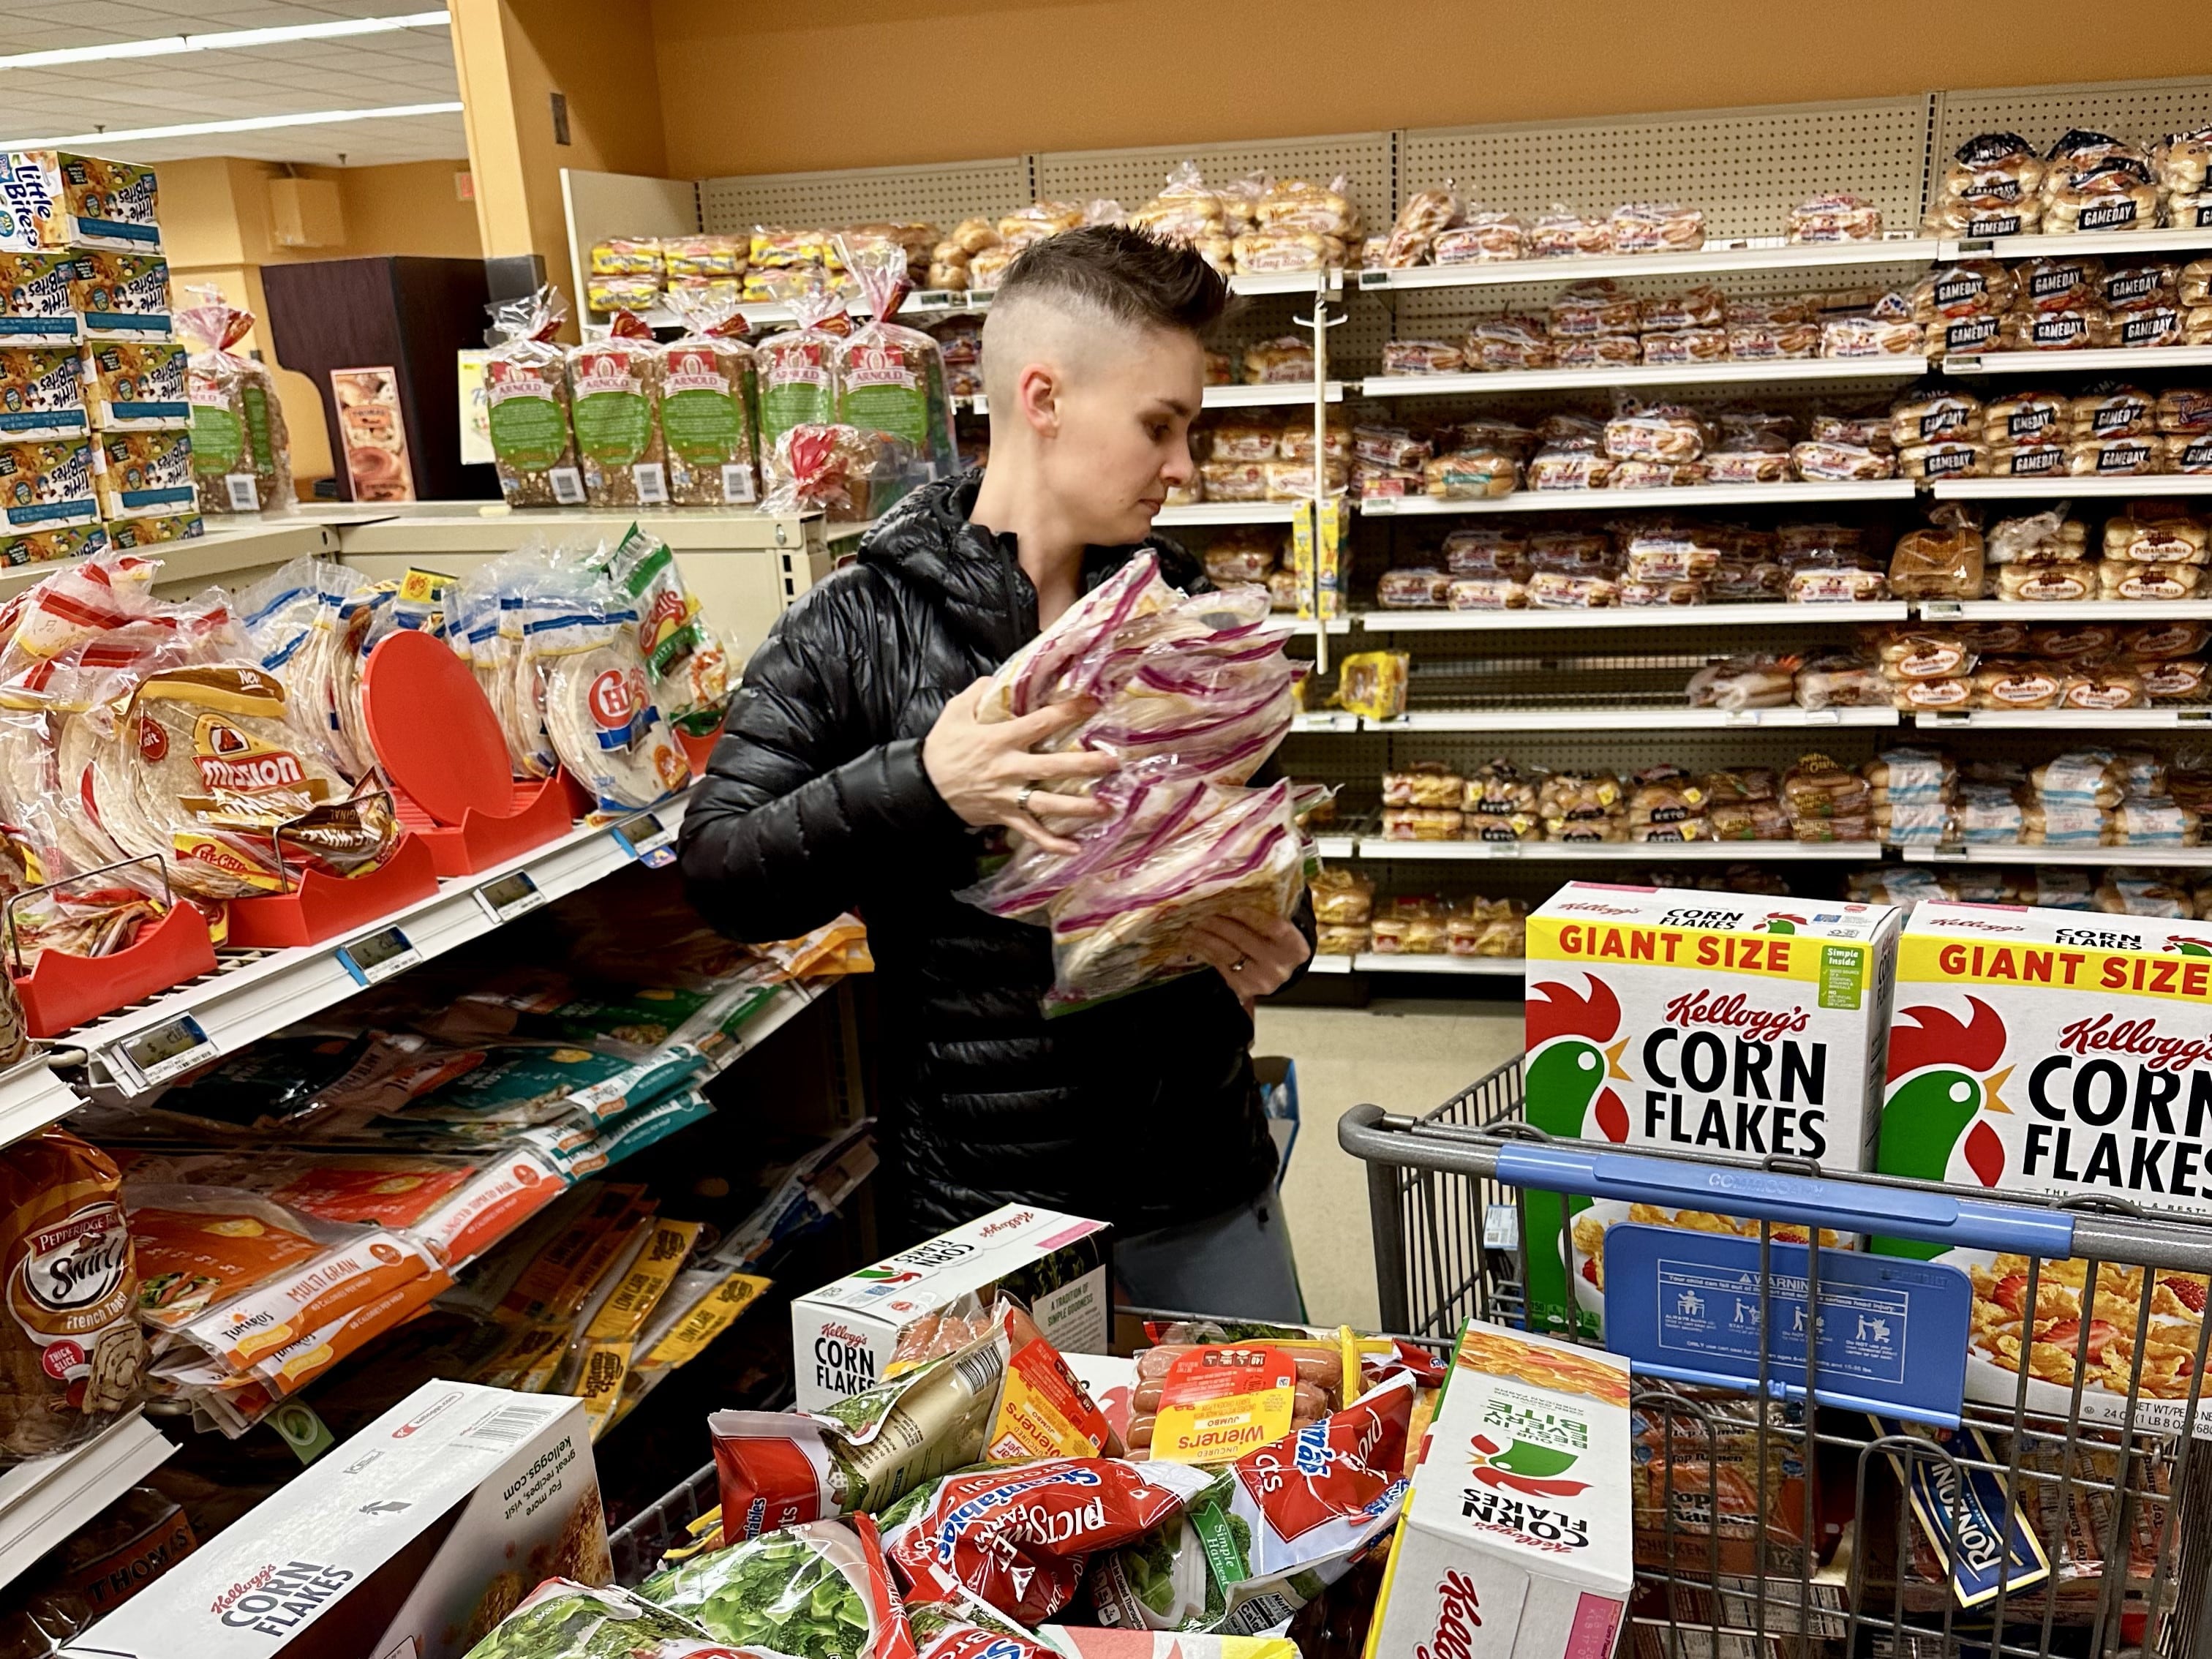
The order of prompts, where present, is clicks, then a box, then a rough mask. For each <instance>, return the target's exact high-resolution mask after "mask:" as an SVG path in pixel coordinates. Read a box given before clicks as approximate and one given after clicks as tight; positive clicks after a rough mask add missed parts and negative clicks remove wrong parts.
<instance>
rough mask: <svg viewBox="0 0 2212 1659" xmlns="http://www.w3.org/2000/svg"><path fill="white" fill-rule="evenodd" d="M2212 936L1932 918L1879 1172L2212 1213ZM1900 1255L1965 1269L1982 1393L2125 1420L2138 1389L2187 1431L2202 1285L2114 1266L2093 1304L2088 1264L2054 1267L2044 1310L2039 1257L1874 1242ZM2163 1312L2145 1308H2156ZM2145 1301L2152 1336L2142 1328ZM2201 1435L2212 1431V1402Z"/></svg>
mask: <svg viewBox="0 0 2212 1659" xmlns="http://www.w3.org/2000/svg"><path fill="white" fill-rule="evenodd" d="M2208 998H2212V929H2208V928H2206V927H2203V925H2202V924H2199V923H2195V922H2190V921H2161V920H2158V919H2155V918H2152V917H2147V916H2122V915H2088V914H2085V913H2083V912H2081V911H2073V910H2045V909H2029V908H2015V907H2012V906H2008V905H1984V904H1951V903H1942V902H1933V901H1930V902H1923V903H1922V904H1920V905H1918V906H1917V907H1916V908H1914V910H1913V913H1912V919H1911V922H1910V924H1909V925H1908V926H1907V927H1905V933H1904V938H1903V939H1902V940H1901V941H1900V943H1899V947H1898V958H1897V995H1896V1012H1895V1015H1894V1019H1893V1024H1892V1026H1891V1030H1890V1036H1889V1054H1888V1073H1889V1088H1888V1096H1887V1101H1886V1103H1884V1105H1883V1107H1882V1113H1881V1146H1880V1150H1879V1153H1878V1156H1877V1158H1876V1162H1875V1168H1876V1169H1878V1170H1881V1171H1882V1172H1883V1173H1884V1174H1886V1175H1896V1176H1911V1177H1913V1178H1915V1179H1918V1180H1925V1181H1948V1182H1955V1183H1958V1184H1960V1185H1964V1186H1967V1187H1984V1188H1990V1189H1992V1190H1995V1191H2001V1192H2005V1193H2020V1194H2030V1193H2033V1194H2045V1195H2048V1196H2050V1197H2053V1198H2082V1197H2093V1198H2108V1199H2118V1200H2126V1201H2130V1202H2133V1203H2137V1204H2141V1205H2143V1206H2147V1207H2149V1208H2154V1209H2160V1210H2168V1211H2175V1210H2179V1211H2186V1212H2193V1213H2199V1214H2201V1213H2204V1212H2212V1176H2208V1175H2207V1168H2208V1165H2212V1156H2208V1153H2207V1141H2208V1139H2212V1063H2208V1062H2212V1043H2208V1042H2207V1041H2206V1039H2205V1036H2204V1006H2205V1003H2206V1000H2207V999H2208ZM1874 1248H1875V1249H1876V1250H1877V1251H1881V1252H1882V1253H1884V1254H1887V1255H1910V1256H1914V1257H1917V1258H1919V1259H1922V1260H1935V1261H1944V1262H1948V1263H1950V1264H1951V1265H1953V1266H1954V1267H1960V1268H1962V1269H1964V1270H1965V1271H1966V1273H1968V1275H1969V1276H1970V1277H1971V1278H1972V1280H1973V1285H1974V1307H1973V1324H1972V1335H1971V1338H1970V1341H1969V1346H1968V1348H1967V1352H1966V1397H1967V1398H1968V1399H1969V1400H1980V1401H1989V1402H1990V1403H1992V1404H1996V1405H2001V1406H2003V1407H2006V1408H2007V1409H2009V1408H2010V1407H2011V1406H2012V1404H2013V1401H2014V1400H2015V1397H2016V1395H2017V1391H2018V1389H2019V1385H2020V1371H2021V1367H2022V1365H2023V1364H2025V1366H2026V1368H2027V1376H2028V1383H2027V1409H2028V1410H2029V1411H2031V1412H2046V1413H2052V1414H2053V1415H2056V1416H2058V1417H2062V1418H2063V1417H2065V1416H2067V1415H2068V1414H2069V1405H2070V1403H2071V1401H2072V1400H2073V1391H2074V1389H2075V1387H2076V1386H2077V1374H2078V1385H2079V1386H2080V1388H2081V1401H2080V1405H2079V1414H2080V1416H2081V1419H2082V1420H2084V1421H2087V1422H2107V1423H2110V1422H2118V1421H2121V1420H2123V1419H2124V1418H2125V1416H2126V1413H2127V1406H2128V1393H2129V1384H2130V1374H2131V1373H2132V1372H2133V1370H2135V1368H2136V1363H2137V1361H2138V1359H2139V1360H2140V1362H2141V1367H2142V1375H2141V1379H2140V1384H2139V1389H2140V1392H2139V1395H2138V1398H2137V1399H2136V1401H2135V1419H2134V1421H2135V1425H2136V1427H2137V1428H2139V1429H2142V1430H2147V1431H2166V1432H2171V1431H2175V1430H2178V1429H2179V1428H2181V1427H2182V1426H2183V1423H2182V1418H2183V1415H2184V1413H2185V1410H2186V1401H2187V1398H2188V1395H2189V1393H2190V1389H2191V1384H2192V1383H2194V1382H2195V1381H2196V1378H2195V1377H2194V1376H2193V1375H2192V1372H2193V1370H2194V1369H2195V1365H2196V1360H2197V1345H2198V1342H2199V1340H2201V1333H2202V1330H2203V1316H2204V1313H2203V1310H2204V1304H2205V1291H2206V1285H2205V1281H2204V1279H2203V1278H2201V1277H2199V1276H2197V1275H2194V1274H2188V1273H2167V1274H2154V1275H2153V1281H2154V1282H2152V1283H2151V1284H2150V1285H2148V1286H2146V1285H2145V1284H2144V1282H2143V1279H2144V1275H2143V1273H2142V1270H2141V1269H2138V1268H2135V1267H2127V1266H2125V1265H2124V1264H2118V1263H2113V1262H2105V1263H2101V1264H2100V1265H2099V1266H2098V1267H2097V1270H2096V1272H2097V1282H2096V1291H2095V1295H2094V1297H2093V1301H2092V1302H2091V1304H2090V1305H2088V1306H2087V1307H2084V1306H2083V1299H2084V1292H2085V1289H2086V1278H2087V1274H2086V1271H2085V1269H2086V1264H2085V1263H2083V1262H2081V1261H2045V1262H2044V1264H2043V1265H2042V1267H2041V1268H2040V1269H2039V1273H2038V1284H2037V1291H2036V1298H2035V1299H2036V1306H2035V1307H2034V1308H2033V1310H2031V1309H2030V1308H2029V1307H2028V1305H2027V1284H2028V1280H2027V1273H2028V1259H2027V1257H2026V1256H2024V1255H2012V1254H2006V1253H2000V1252H1993V1251H1988V1250H1966V1249H1954V1250H1948V1251H1946V1250H1943V1249H1941V1248H1940V1247H1938V1246H1936V1245H1933V1244H1926V1243H1916V1242H1913V1241H1909V1240H1905V1239H1893V1238H1884V1237H1879V1236H1877V1237H1875V1241H1874ZM2146 1291H2148V1304H2146V1302H2145V1293H2146ZM2146 1305H2147V1306H2148V1323H2147V1324H2146V1325H2143V1328H2142V1332H2141V1337H2140V1341H2141V1346H2140V1352H2138V1331H2137V1328H2138V1324H2139V1323H2141V1322H2142V1318H2143V1314H2144V1310H2145V1307H2146ZM2195 1431H2196V1432H2197V1434H2199V1435H2207V1434H2212V1411H2208V1410H2206V1409H2205V1408H2203V1407H2200V1408H2199V1411H2198V1415H2197V1423H2196V1425H2195Z"/></svg>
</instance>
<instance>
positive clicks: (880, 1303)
mask: <svg viewBox="0 0 2212 1659" xmlns="http://www.w3.org/2000/svg"><path fill="white" fill-rule="evenodd" d="M1110 1237H1111V1233H1110V1230H1109V1228H1108V1227H1107V1225H1106V1224H1105V1223H1104V1222H1103V1221H1086V1220H1085V1219H1084V1218H1082V1217H1081V1216H1073V1215H1061V1214H1060V1213H1059V1212H1057V1211H1054V1210H1043V1209H1039V1208H1037V1207H1036V1206H1034V1205H1027V1204H1008V1205H1006V1206H1002V1207H1000V1208H999V1209H996V1210H994V1211H992V1212H991V1213H990V1214H988V1215H987V1216H984V1217H982V1218H981V1219H979V1220H975V1221H971V1222H969V1224H968V1225H966V1226H964V1227H956V1228H954V1229H953V1230H952V1231H951V1232H949V1233H945V1234H942V1235H940V1236H939V1237H936V1238H933V1239H930V1240H928V1241H927V1243H921V1244H917V1245H915V1247H914V1248H913V1249H910V1250H902V1251H900V1252H899V1253H898V1254H897V1255H893V1256H887V1257H886V1258H884V1260H883V1261H878V1262H877V1263H876V1264H875V1265H874V1266H873V1267H863V1268H861V1269H860V1271H859V1272H858V1273H849V1274H848V1275H847V1276H846V1277H845V1278H843V1279H837V1280H836V1281H835V1282H834V1283H831V1284H828V1285H823V1287H822V1288H821V1289H820V1290H818V1291H815V1292H813V1293H812V1294H811V1295H810V1296H804V1297H799V1300H797V1301H796V1302H793V1304H791V1363H792V1372H793V1376H794V1377H795V1378H796V1379H797V1381H798V1385H799V1410H800V1411H803V1412H804V1411H819V1410H821V1409H822V1408H823V1407H826V1406H829V1405H833V1404H835V1403H836V1401H840V1400H842V1399H843V1398H844V1397H845V1396H846V1395H852V1394H858V1393H860V1391H861V1390H862V1389H872V1388H873V1387H875V1385H876V1384H877V1383H881V1382H883V1381H884V1380H885V1379H886V1378H888V1377H889V1376H891V1375H892V1374H893V1372H892V1369H891V1367H892V1364H893V1355H894V1354H895V1353H896V1352H897V1350H898V1346H899V1339H900V1337H901V1335H902V1334H904V1333H906V1332H907V1331H908V1329H909V1328H912V1327H915V1326H918V1325H920V1324H921V1323H922V1322H924V1321H927V1320H933V1319H935V1318H936V1317H938V1316H940V1315H942V1314H943V1313H944V1312H945V1310H947V1309H950V1308H951V1307H953V1306H954V1304H957V1303H959V1302H960V1300H961V1298H962V1297H967V1296H970V1295H973V1296H975V1297H979V1298H980V1299H981V1301H982V1302H983V1303H984V1304H988V1303H989V1302H990V1301H991V1299H992V1296H993V1294H994V1292H995V1291H1000V1290H1004V1291H1006V1293H1007V1294H1008V1295H1010V1296H1012V1297H1016V1298H1017V1299H1018V1300H1019V1301H1020V1302H1021V1303H1022V1304H1023V1305H1024V1306H1025V1307H1027V1308H1028V1309H1029V1310H1030V1316H1031V1317H1032V1318H1034V1319H1035V1320H1036V1323H1037V1328H1039V1329H1040V1330H1042V1332H1043V1333H1044V1334H1045V1338H1046V1340H1048V1341H1049V1342H1050V1343H1051V1344H1052V1345H1053V1346H1054V1347H1056V1348H1059V1349H1060V1350H1062V1351H1063V1352H1084V1353H1099V1352H1104V1351H1105V1349H1106V1346H1107V1337H1108V1335H1109V1331H1108V1323H1107V1316H1108V1304H1109V1287H1108V1285H1107V1282H1106V1281H1107V1277H1108V1269H1109V1267H1110V1266H1111V1249H1110V1246H1109V1239H1110Z"/></svg>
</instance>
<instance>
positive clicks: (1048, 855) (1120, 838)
mask: <svg viewBox="0 0 2212 1659" xmlns="http://www.w3.org/2000/svg"><path fill="white" fill-rule="evenodd" d="M1091 795H1092V798H1093V799H1096V800H1097V802H1098V804H1099V805H1102V806H1103V807H1105V808H1106V809H1107V816H1106V817H1103V818H1095V819H1085V820H1081V821H1079V822H1075V823H1069V824H1067V825H1066V826H1062V825H1060V824H1059V823H1057V822H1054V823H1048V824H1047V825H1046V828H1048V829H1062V828H1063V827H1064V828H1065V829H1066V832H1067V833H1069V834H1071V835H1072V836H1073V838H1074V840H1075V842H1076V845H1077V848H1078V850H1077V851H1076V852H1074V853H1073V854H1061V853H1053V852H1049V851H1047V850H1046V849H1045V848H1042V847H1040V846H1038V845H1036V843H1035V842H1029V841H1023V842H1020V843H1019V845H1018V847H1017V848H1016V849H1015V851H1014V853H1013V854H1012V856H1011V857H1010V858H1008V859H1007V860H1006V863H1005V864H1003V865H1001V866H1000V867H999V868H998V869H997V870H995V871H994V872H992V873H991V874H990V875H989V876H987V877H986V878H984V879H983V880H981V881H980V882H978V883H976V884H975V885H974V886H973V887H969V888H967V889H964V890H962V891H961V892H959V893H957V894H956V895H955V896H956V897H957V898H960V899H962V900H964V901H965V902H968V903H970V904H974V905H977V906H979V907H981V908H983V909H986V910H988V911H990V912H991V913H992V914H993V915H1000V916H1007V917H1012V918H1019V919H1023V920H1027V921H1035V922H1036V923H1038V924H1039V925H1043V924H1045V923H1047V922H1048V921H1049V917H1048V916H1047V915H1045V913H1044V912H1045V907H1046V906H1047V905H1048V904H1050V903H1051V902H1053V901H1054V900H1055V899H1057V898H1059V897H1060V895H1061V894H1063V893H1065V892H1066V890H1068V889H1069V888H1070V887H1072V886H1073V885H1074V884H1076V883H1077V882H1079V881H1081V880H1084V879H1085V878H1089V877H1091V876H1092V875H1095V874H1097V873H1099V872H1104V871H1111V870H1113V869H1115V868H1117V867H1120V866H1124V865H1129V864H1135V863H1139V862H1141V861H1142V860H1145V859H1146V858H1149V857H1151V856H1152V854H1155V853H1157V852H1158V851H1159V850H1160V849H1161V848H1163V847H1164V846H1166V845H1167V844H1168V843H1169V842H1171V841H1172V840H1173V839H1174V838H1175V837H1176V836H1181V835H1182V834H1183V833H1185V832H1186V831H1187V830H1188V829H1190V828H1191V826H1192V825H1194V824H1195V823H1200V822H1201V821H1203V820H1204V819H1206V818H1207V817H1212V815H1213V814H1214V813H1216V812H1218V811H1221V810H1222V809H1223V808H1224V807H1225V806H1226V805H1230V804H1231V802H1232V801H1233V800H1234V799H1236V796H1235V793H1234V792H1232V791H1231V790H1228V789H1225V788H1222V787H1218V786H1215V785H1211V784H1208V783H1207V782H1206V781H1205V780H1204V779H1203V778H1200V777H1196V776H1193V775H1188V773H1185V772H1184V771H1183V770H1182V768H1180V767H1179V766H1178V765H1177V764H1176V762H1175V761H1174V759H1173V758H1172V757H1168V758H1164V759H1152V760H1146V761H1139V762H1136V763H1133V764H1131V765H1128V766H1125V767H1124V768H1122V769H1121V771H1119V772H1116V773H1115V774H1113V775H1109V776H1108V777H1106V778H1104V779H1103V780H1101V781H1099V783H1098V785H1097V787H1096V788H1095V789H1093V790H1092V791H1091Z"/></svg>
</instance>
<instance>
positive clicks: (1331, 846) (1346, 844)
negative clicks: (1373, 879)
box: [1314, 835, 1359, 859]
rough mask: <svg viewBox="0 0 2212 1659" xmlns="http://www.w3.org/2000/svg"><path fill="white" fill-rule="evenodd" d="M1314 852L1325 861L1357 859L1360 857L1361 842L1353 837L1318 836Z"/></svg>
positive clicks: (1315, 839) (1315, 840) (1315, 838)
mask: <svg viewBox="0 0 2212 1659" xmlns="http://www.w3.org/2000/svg"><path fill="white" fill-rule="evenodd" d="M1314 851H1315V852H1316V854H1320V856H1322V858H1324V859H1356V858H1358V856H1359V842H1358V838H1357V837H1355V836H1328V835H1322V836H1315V837H1314Z"/></svg>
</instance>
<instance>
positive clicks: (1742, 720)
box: [1721, 708, 1759, 726]
mask: <svg viewBox="0 0 2212 1659" xmlns="http://www.w3.org/2000/svg"><path fill="white" fill-rule="evenodd" d="M1721 724H1722V725H1723V726H1756V725H1758V724H1759V710H1758V709H1756V708H1723V710H1721Z"/></svg>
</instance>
